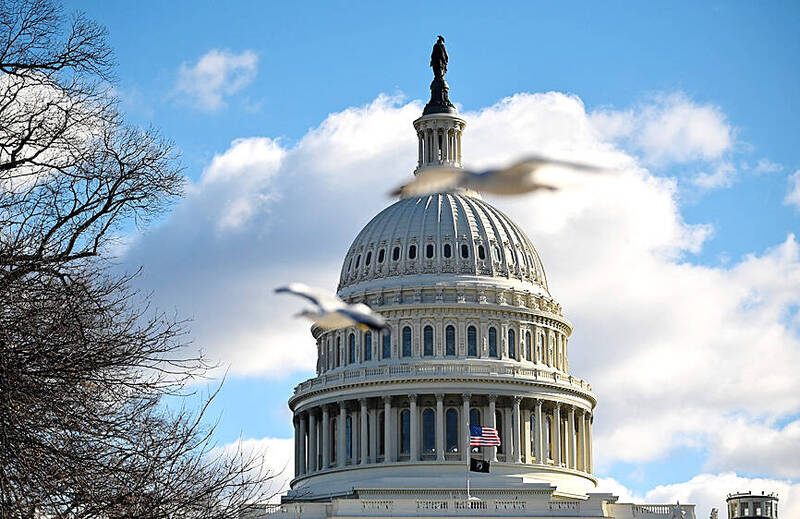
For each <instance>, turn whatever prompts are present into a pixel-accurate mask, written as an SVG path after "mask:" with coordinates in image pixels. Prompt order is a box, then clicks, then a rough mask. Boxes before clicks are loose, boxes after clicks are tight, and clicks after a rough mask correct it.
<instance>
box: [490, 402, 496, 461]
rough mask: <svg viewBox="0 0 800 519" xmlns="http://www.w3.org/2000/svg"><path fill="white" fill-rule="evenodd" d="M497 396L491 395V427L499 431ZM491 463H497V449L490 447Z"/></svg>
mask: <svg viewBox="0 0 800 519" xmlns="http://www.w3.org/2000/svg"><path fill="white" fill-rule="evenodd" d="M496 406H497V395H489V427H491V428H492V429H497V413H496V411H497V407H496ZM489 461H497V447H489Z"/></svg>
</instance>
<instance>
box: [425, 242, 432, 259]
mask: <svg viewBox="0 0 800 519" xmlns="http://www.w3.org/2000/svg"><path fill="white" fill-rule="evenodd" d="M425 257H426V258H428V259H431V258H432V257H433V244H432V243H429V244H428V245H426V246H425Z"/></svg>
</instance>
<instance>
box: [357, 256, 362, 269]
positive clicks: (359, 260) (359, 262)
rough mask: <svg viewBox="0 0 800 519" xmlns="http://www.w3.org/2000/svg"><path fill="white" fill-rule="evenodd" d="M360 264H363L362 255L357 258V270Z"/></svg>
mask: <svg viewBox="0 0 800 519" xmlns="http://www.w3.org/2000/svg"><path fill="white" fill-rule="evenodd" d="M360 264H361V254H359V255H358V256H356V268H358V266H359V265H360Z"/></svg>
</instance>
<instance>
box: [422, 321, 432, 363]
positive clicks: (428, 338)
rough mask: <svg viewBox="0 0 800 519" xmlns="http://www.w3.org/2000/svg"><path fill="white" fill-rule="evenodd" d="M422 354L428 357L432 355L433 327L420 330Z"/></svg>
mask: <svg viewBox="0 0 800 519" xmlns="http://www.w3.org/2000/svg"><path fill="white" fill-rule="evenodd" d="M422 354H423V355H425V356H428V357H429V356H431V355H433V326H426V327H425V328H423V329H422Z"/></svg>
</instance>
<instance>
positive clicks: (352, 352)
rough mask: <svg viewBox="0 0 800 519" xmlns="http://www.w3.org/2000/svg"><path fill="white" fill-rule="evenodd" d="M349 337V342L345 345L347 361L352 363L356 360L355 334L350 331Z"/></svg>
mask: <svg viewBox="0 0 800 519" xmlns="http://www.w3.org/2000/svg"><path fill="white" fill-rule="evenodd" d="M349 339H350V340H349V344H348V345H347V346H348V347H347V353H348V355H347V358H348V361H347V362H348V363H350V364H352V363H354V362H355V361H356V334H354V333H351V334H350V338H349Z"/></svg>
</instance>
